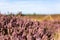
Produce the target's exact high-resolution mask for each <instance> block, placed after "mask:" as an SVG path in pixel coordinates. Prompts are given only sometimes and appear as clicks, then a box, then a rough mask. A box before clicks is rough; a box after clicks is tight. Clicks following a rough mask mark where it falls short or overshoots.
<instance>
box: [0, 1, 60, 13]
mask: <svg viewBox="0 0 60 40" xmlns="http://www.w3.org/2000/svg"><path fill="white" fill-rule="evenodd" d="M20 11H22V12H23V13H25V14H27V13H31V14H32V13H37V14H57V13H58V14H59V13H60V0H0V12H2V13H7V12H13V13H17V12H20Z"/></svg>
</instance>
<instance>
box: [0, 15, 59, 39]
mask: <svg viewBox="0 0 60 40" xmlns="http://www.w3.org/2000/svg"><path fill="white" fill-rule="evenodd" d="M59 28H60V21H58V20H57V21H42V22H40V21H32V20H31V19H28V18H25V17H21V16H15V15H14V16H13V15H12V16H7V15H0V40H55V37H54V36H55V34H56V33H57V32H58V29H59ZM56 40H59V39H56Z"/></svg>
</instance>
